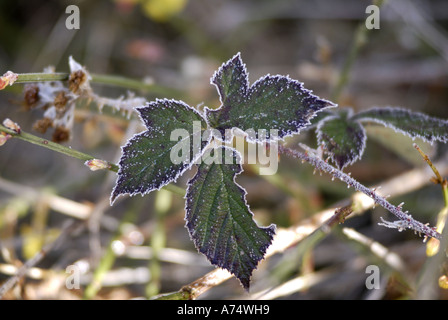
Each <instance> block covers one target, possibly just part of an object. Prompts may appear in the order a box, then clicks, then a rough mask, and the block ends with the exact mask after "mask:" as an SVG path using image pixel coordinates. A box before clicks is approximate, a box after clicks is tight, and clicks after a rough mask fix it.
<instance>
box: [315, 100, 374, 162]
mask: <svg viewBox="0 0 448 320" xmlns="http://www.w3.org/2000/svg"><path fill="white" fill-rule="evenodd" d="M352 113H353V111H352V110H351V109H341V110H339V112H337V113H335V114H334V115H333V116H329V117H327V118H325V119H323V120H322V121H321V122H320V123H319V124H318V126H317V140H318V143H319V145H323V147H324V150H325V152H326V153H328V154H329V156H330V158H331V160H332V161H333V162H334V163H335V164H336V165H337V167H338V168H339V169H343V168H344V167H345V166H347V165H350V164H352V163H354V162H355V161H357V160H358V159H360V158H361V156H362V154H363V153H364V149H365V145H366V139H367V136H366V133H365V130H364V128H363V126H362V125H361V124H360V123H358V122H357V121H353V120H352V117H351V116H352Z"/></svg>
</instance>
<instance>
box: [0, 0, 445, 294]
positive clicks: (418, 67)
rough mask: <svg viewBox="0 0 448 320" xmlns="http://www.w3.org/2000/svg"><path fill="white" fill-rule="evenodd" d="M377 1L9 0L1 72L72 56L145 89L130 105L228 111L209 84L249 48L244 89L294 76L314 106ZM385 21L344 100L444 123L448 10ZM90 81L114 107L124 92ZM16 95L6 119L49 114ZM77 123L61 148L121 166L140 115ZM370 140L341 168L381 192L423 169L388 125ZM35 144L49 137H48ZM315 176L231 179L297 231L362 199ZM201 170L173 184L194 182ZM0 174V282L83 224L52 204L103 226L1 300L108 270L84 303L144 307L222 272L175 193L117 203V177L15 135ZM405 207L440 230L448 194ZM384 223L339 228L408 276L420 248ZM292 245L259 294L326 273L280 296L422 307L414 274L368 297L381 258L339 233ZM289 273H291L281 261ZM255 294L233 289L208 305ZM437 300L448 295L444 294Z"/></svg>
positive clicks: (404, 8) (354, 70) (418, 261)
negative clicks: (75, 270) (370, 274)
mask: <svg viewBox="0 0 448 320" xmlns="http://www.w3.org/2000/svg"><path fill="white" fill-rule="evenodd" d="M72 4H75V5H77V6H78V7H79V9H80V18H81V20H80V29H79V30H68V29H67V28H66V27H65V21H66V19H67V17H68V14H66V13H65V9H66V7H67V6H68V5H72ZM370 4H371V1H364V0H363V1H359V0H344V1H340V0H316V1H306V0H303V1H293V0H280V1H270V0H243V1H237V0H226V1H224V0H213V1H210V0H169V1H166V0H165V1H163V0H140V1H139V0H99V1H85V0H84V1H75V0H71V1H56V0H53V1H25V0H17V1H2V2H1V3H0V21H1V28H0V66H1V68H0V69H1V70H3V71H2V72H6V71H7V70H12V71H14V72H16V73H28V72H42V71H43V69H44V68H45V67H47V66H49V65H52V66H54V67H55V69H56V71H58V72H68V71H69V68H68V58H69V56H73V58H74V59H75V60H76V61H78V62H80V63H81V64H82V65H84V66H85V67H86V68H87V69H88V70H89V71H90V72H91V73H95V74H100V75H119V76H123V77H126V78H130V79H135V80H138V81H140V82H141V83H143V84H147V85H148V86H147V87H145V89H144V90H133V92H134V93H135V94H136V95H137V96H142V97H145V98H146V99H147V100H153V99H155V98H177V99H182V100H184V101H186V102H187V103H188V104H189V105H192V106H198V108H199V109H200V108H202V107H203V106H204V105H205V106H209V107H218V106H219V100H218V95H217V93H216V89H215V88H214V87H213V86H212V85H210V77H211V76H212V75H213V72H214V71H215V70H216V69H217V68H218V67H219V66H220V65H221V63H222V62H224V61H226V60H227V59H229V58H230V57H232V56H233V55H234V54H235V53H237V52H241V54H242V58H243V61H244V62H245V63H246V65H247V68H248V70H249V72H250V82H254V81H255V80H256V79H258V78H259V77H260V76H262V75H265V74H266V73H270V74H285V75H286V74H288V75H289V76H290V77H291V78H294V79H298V80H300V81H302V82H304V83H305V87H306V88H308V89H312V90H313V91H314V93H316V94H317V95H319V96H320V97H322V98H325V99H332V97H333V96H334V90H335V86H336V84H337V83H338V79H339V77H340V74H341V70H342V68H343V66H344V63H346V61H347V59H348V58H349V54H350V50H351V48H353V41H354V37H355V34H356V32H357V28H358V26H359V25H363V24H364V21H365V19H366V17H367V14H366V13H365V9H366V7H367V6H368V5H370ZM380 12H381V24H380V29H379V30H371V31H369V32H366V33H365V34H364V36H365V39H364V40H365V42H364V43H363V46H362V47H361V48H360V51H359V53H358V55H357V57H356V59H355V60H354V61H353V65H352V66H351V69H350V72H349V73H348V75H349V80H348V82H347V84H346V85H345V86H344V87H343V90H342V92H341V94H340V95H338V97H337V101H335V102H337V103H338V104H339V105H340V106H341V107H342V106H348V107H351V108H353V109H354V110H363V109H366V108H369V107H373V106H402V107H405V108H409V109H412V110H415V111H421V112H425V113H427V114H430V115H432V116H437V117H441V118H445V119H447V118H448V108H447V102H448V90H447V87H448V32H447V27H448V2H447V1H444V0H434V1H402V0H391V1H388V2H386V3H385V4H384V5H383V6H382V7H381V10H380ZM92 86H93V88H94V90H95V92H96V93H98V94H100V95H102V96H106V97H110V98H118V97H119V96H122V95H126V94H127V91H128V90H129V89H126V88H123V87H120V86H110V85H104V84H98V83H94V84H92ZM22 90H23V85H20V84H17V85H14V86H12V87H8V88H7V89H6V90H4V91H2V92H1V94H0V110H1V118H2V120H3V119H4V118H11V119H13V120H14V121H16V122H17V123H19V124H20V126H21V128H22V130H24V131H27V132H32V127H33V123H34V122H35V121H36V120H37V119H40V118H41V117H42V111H41V110H40V111H39V110H31V111H30V110H26V109H25V108H24V107H23V100H24V97H23V93H22ZM75 115H76V122H75V125H74V128H73V132H72V138H71V140H70V141H69V142H66V143H64V145H66V146H71V147H72V148H73V149H76V150H80V151H83V152H86V153H88V154H92V155H94V156H95V157H97V158H101V159H106V160H109V161H117V159H118V157H119V155H120V146H121V145H123V144H124V141H126V140H125V138H126V131H127V130H128V127H129V123H130V121H131V122H132V121H133V120H132V119H137V117H135V115H134V116H133V117H132V118H131V120H129V119H128V118H127V117H125V116H123V115H122V114H121V113H119V112H118V113H117V112H113V110H112V109H110V108H108V107H105V108H104V109H103V110H102V112H99V111H98V109H97V108H96V107H95V106H94V105H92V104H89V103H87V102H86V103H85V104H83V105H80V106H79V108H77V110H76V113H75ZM135 123H138V121H137V122H135ZM371 130H372V132H369V133H370V135H369V140H368V144H367V149H366V153H365V155H364V157H363V159H362V160H361V161H359V162H358V163H356V164H355V165H353V166H351V167H350V168H349V169H348V170H349V171H350V172H352V176H353V177H355V178H356V179H358V180H359V181H361V182H363V183H364V184H366V185H373V184H376V183H380V182H382V181H385V180H387V179H389V178H391V177H394V176H396V175H398V174H400V173H403V172H406V171H408V170H411V169H413V168H414V167H419V166H425V164H424V162H423V161H422V160H421V157H420V156H419V154H418V153H417V152H416V151H415V150H414V149H413V148H412V142H410V141H409V140H406V139H405V140H402V139H401V138H400V137H398V138H397V137H396V136H397V134H394V133H391V132H389V131H388V130H382V131H381V130H378V128H372V129H371ZM375 130H376V131H375ZM34 133H35V134H36V135H40V134H39V133H36V132H34ZM42 136H43V137H46V138H49V139H50V137H51V133H48V134H45V135H42ZM396 138H397V139H396ZM298 142H305V143H307V144H309V145H310V146H312V147H315V135H314V132H313V131H312V130H310V131H308V132H304V133H302V134H301V135H300V136H299V137H295V138H292V139H290V140H289V141H288V145H289V146H290V147H296V146H297V143H298ZM428 150H430V156H431V157H433V160H437V159H440V158H441V157H443V155H444V154H445V148H444V146H433V147H431V148H430V149H428ZM312 172H313V168H311V167H310V166H308V165H307V164H304V165H302V164H300V163H297V161H295V160H293V159H287V158H283V157H282V159H281V161H280V168H279V171H278V173H277V175H275V176H273V177H269V178H266V177H260V176H258V175H257V172H256V170H254V168H253V167H251V166H245V172H244V174H242V175H241V176H240V177H239V178H238V181H239V183H240V184H241V185H242V186H244V187H245V188H246V189H247V191H248V195H247V197H248V202H249V204H250V206H251V209H252V211H253V212H254V214H255V218H256V219H257V221H258V222H259V224H261V225H268V224H269V223H276V224H277V225H278V226H279V227H290V226H294V225H299V224H300V223H301V221H303V220H304V219H306V218H310V217H312V216H313V215H314V214H315V213H316V212H319V211H321V210H323V209H325V208H327V207H328V206H329V205H332V204H334V203H335V202H337V201H340V200H341V199H344V198H347V197H349V196H350V195H351V194H352V193H353V190H350V189H347V188H346V187H345V186H344V185H342V184H341V183H339V182H336V181H335V182H332V181H331V180H330V178H329V177H328V176H327V175H322V176H319V175H313V174H312ZM193 173H194V170H192V172H190V173H188V174H187V175H185V176H184V177H183V178H182V179H180V180H179V181H178V183H177V185H178V186H180V187H182V188H185V182H186V180H187V179H188V177H190V176H191V175H192V174H193ZM429 178H430V176H428V180H429ZM0 179H1V180H0V243H1V245H0V247H1V250H2V251H1V256H0V283H1V282H2V281H5V280H7V279H8V278H9V277H10V276H11V274H13V273H14V271H15V270H16V269H14V268H19V267H20V266H21V265H22V263H23V262H25V261H26V260H28V259H30V258H32V257H33V256H35V254H36V253H37V252H39V250H40V249H41V248H42V246H43V245H44V244H45V243H51V242H52V241H54V239H56V237H57V236H58V235H59V234H60V232H61V230H62V228H63V226H64V223H66V222H67V221H68V220H73V219H74V220H77V219H76V218H72V217H69V216H67V215H66V214H61V212H58V210H56V209H55V207H54V205H50V204H49V203H50V202H51V201H53V200H54V196H58V197H60V198H61V199H69V200H71V201H72V202H71V203H70V204H67V205H73V206H75V204H78V205H80V206H81V207H80V208H81V209H86V208H88V209H89V210H91V211H93V212H95V215H94V216H95V217H96V218H98V221H99V225H96V224H94V223H88V224H87V226H86V227H85V228H81V230H80V231H78V232H76V233H73V234H70V238H69V239H68V240H67V239H66V240H65V241H63V242H62V243H61V244H60V245H58V247H57V248H53V249H52V250H51V251H49V252H48V253H47V254H46V256H45V257H44V258H43V259H42V260H41V261H40V262H39V263H38V264H37V265H36V266H34V267H35V270H34V271H35V272H36V273H34V274H28V275H27V276H26V277H24V278H23V280H22V281H20V282H19V285H17V286H16V287H15V288H14V289H13V290H10V291H9V292H8V293H7V294H6V295H5V296H4V298H6V299H80V298H82V297H83V296H84V297H85V296H86V291H87V290H86V287H87V286H88V285H89V283H92V275H94V274H97V275H98V274H101V277H102V278H101V285H96V288H94V289H92V285H90V287H89V288H88V290H90V291H89V295H90V296H89V297H90V298H96V299H128V298H136V297H148V298H150V297H153V296H154V295H156V294H159V293H165V292H169V291H175V290H178V289H179V288H181V287H182V286H183V285H186V284H188V283H190V282H192V281H194V280H195V279H197V278H199V277H200V276H202V275H204V274H205V273H207V272H208V271H210V270H213V269H214V268H213V267H212V266H210V265H209V263H208V262H207V261H206V259H205V258H203V257H202V256H201V255H199V254H198V253H197V252H196V250H195V249H194V246H193V243H192V242H191V241H190V239H189V237H188V233H187V230H186V229H185V227H184V224H185V222H184V220H183V219H184V209H183V206H184V199H183V198H182V196H179V195H177V194H172V193H169V192H166V191H163V192H158V193H152V194H150V195H148V196H145V197H134V198H129V199H124V200H123V201H121V202H120V203H118V204H116V205H115V206H114V207H109V205H108V197H109V194H110V191H111V188H112V185H113V182H114V180H115V173H112V172H101V171H98V172H91V171H89V170H88V169H87V168H86V167H85V166H84V165H83V164H82V163H81V162H80V161H79V160H76V159H72V158H69V157H66V156H64V155H61V154H57V153H55V152H52V151H49V150H46V149H44V148H39V147H37V146H34V145H31V144H27V143H26V142H23V141H19V140H15V139H12V140H10V141H8V142H7V143H6V144H5V145H4V146H2V147H1V148H0ZM12 183H13V185H12ZM402 183H403V184H406V183H407V182H406V181H403V182H402ZM31 195H33V196H31ZM52 197H53V198H52ZM49 199H53V200H49ZM401 201H404V202H405V203H406V208H407V209H409V210H410V211H411V212H412V213H413V216H414V217H415V218H417V219H418V220H420V221H423V222H430V223H431V225H434V224H435V222H436V217H437V213H438V212H439V211H440V210H441V209H442V208H443V206H444V203H443V197H442V193H441V191H440V186H436V185H430V184H428V185H427V186H425V187H423V188H421V189H419V190H418V191H414V192H411V193H408V194H406V195H403V196H400V198H397V199H395V198H394V199H393V202H394V203H395V202H396V203H400V202H401ZM81 209H79V208H78V207H76V206H75V209H73V210H74V211H76V210H81ZM62 211H64V210H62ZM66 211H67V210H66ZM382 215H386V212H385V211H384V210H383V209H381V208H376V209H375V210H368V211H366V212H365V213H364V214H362V215H359V216H356V217H354V218H352V219H349V220H348V221H347V222H346V223H345V224H344V226H348V227H353V228H355V229H356V230H357V231H359V232H361V233H363V234H365V235H367V236H368V237H370V238H371V239H372V241H378V242H379V243H381V244H383V245H384V246H386V247H387V248H389V249H390V250H391V251H393V252H395V253H397V254H398V255H399V256H400V257H401V258H402V259H403V261H404V262H405V264H406V268H407V272H409V274H410V275H411V277H410V278H411V279H413V280H415V279H416V278H418V276H419V272H420V271H421V268H422V266H423V264H424V263H425V261H426V254H425V250H426V247H425V245H424V244H422V241H421V240H422V239H421V238H418V237H417V236H415V235H414V234H412V233H411V232H402V233H398V232H396V231H395V230H388V229H385V228H382V227H378V226H377V222H378V217H379V216H382ZM108 248H109V250H108ZM298 251H299V250H298V249H297V248H295V247H293V248H290V249H288V250H286V251H285V252H283V253H282V254H278V255H276V256H274V257H272V258H270V259H269V260H267V261H264V262H262V263H261V264H260V266H259V270H257V271H255V273H254V280H253V287H252V290H253V292H257V291H259V290H266V289H267V288H273V287H275V286H276V285H278V284H281V283H284V282H287V281H288V280H290V279H294V278H296V277H298V276H304V275H307V274H308V275H313V274H325V277H323V278H318V280H315V281H314V282H313V283H312V285H309V286H304V287H298V288H297V289H296V290H292V292H290V293H288V294H285V295H283V296H281V297H279V298H282V299H362V298H366V297H372V298H379V299H389V298H407V297H414V295H413V294H415V292H413V290H412V281H413V280H411V283H409V282H406V281H403V280H402V279H401V278H400V277H399V276H389V277H387V278H386V280H385V282H384V283H382V290H381V293H380V294H378V296H371V295H370V294H371V292H369V291H368V290H367V289H366V288H365V278H366V274H365V266H366V265H368V264H372V263H374V262H373V261H372V260H371V258H370V255H369V254H366V253H365V252H364V251H362V250H359V248H357V247H356V246H353V244H352V243H351V241H348V240H347V239H346V238H345V237H344V236H342V235H341V233H340V232H335V233H334V234H330V235H328V236H327V237H326V238H325V239H324V240H323V241H320V242H319V243H317V244H316V245H315V246H313V247H312V248H311V250H307V252H306V254H301V255H299V254H298V253H297V252H298ZM291 257H293V259H291ZM72 264H76V265H77V266H79V267H80V268H81V269H82V270H83V275H82V281H81V288H80V289H72V290H68V289H67V288H66V286H65V280H66V278H67V275H68V274H67V273H66V272H65V271H66V267H67V266H69V265H72ZM286 264H287V265H288V268H286V271H285V270H283V269H282V268H281V266H282V265H286ZM99 266H101V267H99ZM282 270H283V271H282ZM439 271H440V270H439ZM442 271H443V270H442ZM319 272H320V273H319ZM445 274H446V270H445ZM248 297H250V296H249V295H245V293H244V292H243V290H242V288H241V287H240V285H239V283H238V282H237V281H236V280H235V279H231V280H229V281H227V282H225V283H224V284H222V285H220V286H217V287H215V288H213V289H212V290H210V291H208V292H207V293H205V294H204V295H202V296H201V298H207V299H225V298H242V299H244V298H248ZM438 297H441V298H443V297H445V298H446V297H447V294H446V292H444V291H441V292H440V294H439V296H438Z"/></svg>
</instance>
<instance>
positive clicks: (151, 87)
mask: <svg viewBox="0 0 448 320" xmlns="http://www.w3.org/2000/svg"><path fill="white" fill-rule="evenodd" d="M90 75H91V77H92V80H91V82H92V83H97V84H104V85H110V86H115V87H122V88H126V89H131V90H141V91H151V92H153V93H157V94H160V95H171V96H172V95H174V96H180V95H181V93H180V92H178V91H177V90H176V89H173V88H166V87H163V86H159V85H156V84H154V83H147V82H144V81H141V80H136V79H130V78H126V77H122V76H114V75H104V74H95V73H92V74H90ZM69 77H70V73H64V72H57V73H43V72H41V73H19V74H18V78H17V80H16V81H15V82H14V84H16V83H31V82H44V81H67V80H68V79H69Z"/></svg>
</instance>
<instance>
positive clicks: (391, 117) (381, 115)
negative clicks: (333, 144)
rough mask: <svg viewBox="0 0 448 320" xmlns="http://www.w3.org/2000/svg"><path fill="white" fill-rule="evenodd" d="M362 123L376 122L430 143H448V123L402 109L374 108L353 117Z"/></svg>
mask: <svg viewBox="0 0 448 320" xmlns="http://www.w3.org/2000/svg"><path fill="white" fill-rule="evenodd" d="M353 119H354V120H358V121H361V122H367V121H370V122H376V123H379V124H382V125H384V126H386V127H389V128H392V129H394V130H395V131H398V132H400V133H403V134H405V135H408V136H410V137H411V138H417V137H418V138H421V139H423V140H425V141H428V142H431V143H432V142H434V141H441V142H448V121H447V120H442V119H438V118H435V117H430V116H428V115H426V114H423V113H420V112H413V111H410V110H406V109H402V108H392V107H387V108H372V109H369V110H366V111H362V112H359V113H358V114H357V115H355V116H354V117H353Z"/></svg>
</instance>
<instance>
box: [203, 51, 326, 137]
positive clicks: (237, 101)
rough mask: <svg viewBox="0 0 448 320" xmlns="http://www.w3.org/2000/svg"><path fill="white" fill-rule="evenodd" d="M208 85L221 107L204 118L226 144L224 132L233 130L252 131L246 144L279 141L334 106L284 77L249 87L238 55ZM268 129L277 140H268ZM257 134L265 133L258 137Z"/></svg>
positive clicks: (223, 66)
mask: <svg viewBox="0 0 448 320" xmlns="http://www.w3.org/2000/svg"><path fill="white" fill-rule="evenodd" d="M211 82H212V84H214V85H215V86H216V88H217V89H218V92H219V95H220V100H221V106H220V107H219V108H218V109H216V110H211V109H208V108H206V109H205V112H206V117H207V119H208V121H209V123H210V125H211V126H212V127H213V128H215V129H217V130H218V131H219V132H220V133H221V137H219V138H221V139H222V140H226V141H229V140H230V139H231V135H229V134H227V135H226V133H228V132H226V130H230V129H233V128H238V129H240V130H242V131H247V130H250V129H252V130H254V131H255V136H254V137H251V136H250V137H248V139H249V140H255V141H266V140H269V139H271V138H272V139H277V138H280V139H282V138H283V137H286V136H289V135H292V134H295V133H298V132H299V131H300V130H301V129H303V128H305V127H306V126H308V125H309V124H310V119H312V118H313V117H314V116H316V114H317V113H318V112H319V111H321V110H323V109H326V108H329V107H334V106H335V104H333V103H332V102H330V101H327V100H323V99H320V98H319V97H317V96H315V95H313V94H311V91H309V90H307V89H305V88H303V84H302V83H300V82H298V81H296V80H293V79H290V78H289V77H285V76H280V75H276V76H271V75H267V76H265V77H262V78H260V79H259V80H257V81H256V82H255V83H254V84H253V85H252V86H250V87H249V83H248V80H247V71H246V67H245V65H244V64H243V62H242V61H241V57H240V54H237V55H235V56H234V57H233V58H232V59H230V60H229V61H227V62H226V63H224V64H223V65H222V66H221V67H220V69H219V70H218V71H217V72H216V73H215V74H214V76H213V77H212V79H211ZM271 129H274V130H278V133H277V135H278V136H272V137H271V134H270V130H271ZM258 130H265V131H264V133H263V135H262V136H259V135H258Z"/></svg>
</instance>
